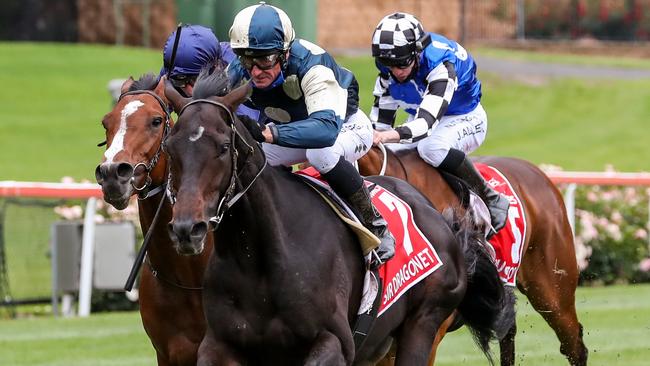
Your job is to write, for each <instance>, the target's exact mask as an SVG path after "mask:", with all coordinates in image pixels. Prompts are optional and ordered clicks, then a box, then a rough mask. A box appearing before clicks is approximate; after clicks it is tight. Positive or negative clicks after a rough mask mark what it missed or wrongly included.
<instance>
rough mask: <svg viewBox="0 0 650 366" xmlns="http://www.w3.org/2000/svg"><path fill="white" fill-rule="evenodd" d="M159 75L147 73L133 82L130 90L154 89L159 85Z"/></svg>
mask: <svg viewBox="0 0 650 366" xmlns="http://www.w3.org/2000/svg"><path fill="white" fill-rule="evenodd" d="M158 81H159V80H158V76H156V75H154V74H152V73H146V74H144V75H142V76H140V78H139V79H138V80H136V81H134V82H133V84H131V86H130V87H129V91H135V90H154V89H155V88H156V85H158Z"/></svg>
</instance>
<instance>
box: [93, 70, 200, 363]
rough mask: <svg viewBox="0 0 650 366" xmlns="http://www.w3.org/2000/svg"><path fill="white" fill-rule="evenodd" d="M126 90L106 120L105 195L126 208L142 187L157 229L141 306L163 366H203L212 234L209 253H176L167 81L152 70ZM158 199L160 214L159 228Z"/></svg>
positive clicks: (143, 213)
mask: <svg viewBox="0 0 650 366" xmlns="http://www.w3.org/2000/svg"><path fill="white" fill-rule="evenodd" d="M121 92H122V95H121V96H120V99H119V101H118V102H117V104H116V105H115V106H114V107H113V110H112V111H111V112H109V113H107V114H106V115H105V116H104V119H103V120H102V125H103V127H104V129H105V130H106V141H105V142H104V143H106V145H107V149H106V152H105V153H104V157H103V159H102V163H101V164H100V165H99V166H97V169H96V171H95V175H96V179H97V182H98V183H99V184H100V185H101V186H102V191H103V193H104V200H105V201H106V202H108V203H110V204H111V205H113V206H114V207H115V208H117V209H124V208H125V207H126V206H127V205H128V203H129V199H130V198H131V196H133V195H135V194H137V195H138V197H139V198H140V199H139V200H138V209H139V215H140V225H141V227H142V232H143V233H147V232H148V231H149V230H152V234H151V238H150V239H151V240H150V245H149V246H148V250H147V254H146V260H145V266H144V268H143V269H142V273H141V275H140V285H139V296H140V301H139V303H140V304H139V305H140V314H141V317H142V324H143V326H144V329H145V331H146V332H147V335H148V336H149V338H150V339H151V343H152V344H153V346H154V348H155V350H156V358H157V361H158V365H159V366H168V365H169V366H190V365H196V353H197V349H198V346H199V343H200V342H201V340H202V339H203V335H204V333H205V319H204V316H203V307H202V298H201V293H202V289H201V284H202V279H203V273H204V269H205V266H206V262H207V259H208V255H209V253H210V252H211V251H212V236H211V235H209V236H208V237H207V238H206V240H205V246H206V248H205V252H204V254H202V255H200V256H184V255H179V254H178V253H177V250H176V249H175V248H174V242H172V241H171V239H170V237H169V235H168V233H167V222H169V220H171V214H172V207H171V203H170V201H169V199H168V198H167V197H166V181H167V173H166V172H167V156H166V155H165V154H164V153H162V141H163V139H164V138H165V136H166V135H167V133H168V132H169V130H170V129H171V127H172V120H171V118H170V116H169V113H168V111H167V99H166V98H165V94H164V82H158V81H157V78H156V76H154V75H153V74H147V75H144V76H143V77H141V78H140V79H139V80H137V81H135V82H134V81H133V79H129V80H127V81H126V82H125V83H124V84H123V85H122V90H121ZM104 143H102V144H104ZM100 145H101V144H100ZM161 200H162V202H161ZM159 204H161V205H162V206H161V207H160V213H159V218H158V220H157V221H156V222H155V223H154V226H153V227H152V226H151V225H152V221H153V219H154V216H155V214H156V210H157V209H158V206H159Z"/></svg>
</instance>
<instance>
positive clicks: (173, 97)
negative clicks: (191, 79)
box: [164, 79, 191, 113]
mask: <svg viewBox="0 0 650 366" xmlns="http://www.w3.org/2000/svg"><path fill="white" fill-rule="evenodd" d="M164 83H165V97H167V100H169V103H170V104H171V105H172V107H174V111H175V112H176V113H178V112H180V110H181V109H182V108H183V107H185V105H186V104H187V103H189V102H190V100H191V98H184V97H183V96H182V95H181V93H179V92H178V90H176V88H174V85H172V82H171V81H169V80H167V79H165V81H164Z"/></svg>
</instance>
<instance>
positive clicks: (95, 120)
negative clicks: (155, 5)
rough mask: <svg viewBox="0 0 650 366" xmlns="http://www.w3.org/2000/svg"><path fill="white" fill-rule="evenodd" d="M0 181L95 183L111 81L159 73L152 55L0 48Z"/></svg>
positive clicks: (103, 49) (79, 48) (89, 48)
mask: <svg viewBox="0 0 650 366" xmlns="http://www.w3.org/2000/svg"><path fill="white" fill-rule="evenodd" d="M0 54H1V55H2V57H0V70H2V72H0V83H1V84H2V85H3V86H4V87H3V88H1V89H0V100H1V101H2V102H3V103H2V105H3V108H2V109H3V110H2V112H3V121H2V123H0V151H2V154H0V167H1V169H0V180H35V181H59V180H60V178H61V177H63V176H66V175H69V176H72V177H74V178H77V179H81V178H88V179H90V178H92V177H93V170H94V167H95V166H96V165H97V163H98V161H99V159H100V156H101V153H100V150H99V148H97V146H96V145H97V143H98V142H100V141H101V140H103V136H102V135H103V129H102V128H101V125H100V122H101V119H102V117H103V115H104V114H105V113H106V112H108V111H109V108H110V106H111V104H112V101H111V98H110V95H109V93H108V91H107V88H106V86H107V83H108V81H109V80H110V79H113V78H123V77H128V76H129V75H134V76H135V77H137V76H139V75H140V74H142V73H145V72H148V71H152V72H156V73H157V72H158V71H159V70H160V65H161V56H160V54H159V53H158V52H155V51H153V50H144V49H137V48H120V47H110V46H95V45H80V44H78V45H70V44H66V45H62V44H43V43H39V44H31V43H0Z"/></svg>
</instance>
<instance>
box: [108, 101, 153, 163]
mask: <svg viewBox="0 0 650 366" xmlns="http://www.w3.org/2000/svg"><path fill="white" fill-rule="evenodd" d="M143 105H144V103H142V102H141V101H139V100H134V101H132V102H129V103H128V104H127V105H125V106H124V108H123V109H122V113H121V115H120V128H119V130H117V133H116V134H115V136H114V137H113V142H112V143H111V146H110V147H109V148H108V149H107V150H106V152H105V153H104V157H105V158H106V162H107V163H112V162H113V158H114V157H115V155H117V153H119V152H120V151H122V149H124V136H125V135H126V119H127V118H129V116H130V115H132V114H133V113H135V112H136V111H137V110H138V108H140V107H142V106H143Z"/></svg>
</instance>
